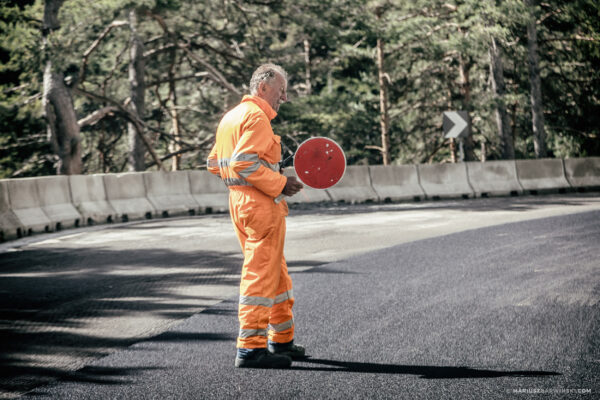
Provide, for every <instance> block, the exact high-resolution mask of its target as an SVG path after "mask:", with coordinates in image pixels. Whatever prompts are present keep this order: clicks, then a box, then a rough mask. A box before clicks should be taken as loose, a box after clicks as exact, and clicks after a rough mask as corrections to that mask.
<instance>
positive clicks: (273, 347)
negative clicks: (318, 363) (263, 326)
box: [269, 340, 306, 360]
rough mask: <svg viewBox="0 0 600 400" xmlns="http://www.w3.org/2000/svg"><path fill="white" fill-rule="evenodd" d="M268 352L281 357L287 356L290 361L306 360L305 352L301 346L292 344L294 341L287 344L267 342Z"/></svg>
mask: <svg viewBox="0 0 600 400" xmlns="http://www.w3.org/2000/svg"><path fill="white" fill-rule="evenodd" d="M269 352H271V354H277V355H282V356H288V357H289V358H291V359H292V360H303V359H305V358H306V350H305V349H304V347H302V346H298V345H295V344H294V341H293V340H292V341H291V342H288V343H275V342H269Z"/></svg>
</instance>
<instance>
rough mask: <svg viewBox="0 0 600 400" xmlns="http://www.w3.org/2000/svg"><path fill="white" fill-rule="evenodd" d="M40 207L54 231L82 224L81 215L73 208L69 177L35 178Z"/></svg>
mask: <svg viewBox="0 0 600 400" xmlns="http://www.w3.org/2000/svg"><path fill="white" fill-rule="evenodd" d="M36 184H37V187H38V193H39V195H40V202H41V207H42V210H43V211H44V213H45V214H46V215H47V216H48V218H50V221H52V223H53V224H54V226H55V228H56V230H60V229H61V228H73V227H77V226H79V225H80V224H82V217H81V214H79V212H78V211H77V209H76V208H75V207H74V206H73V202H72V199H71V188H70V187H69V177H68V176H66V175H60V176H43V177H40V178H36Z"/></svg>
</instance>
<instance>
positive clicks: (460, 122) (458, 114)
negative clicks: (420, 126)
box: [442, 111, 469, 138]
mask: <svg viewBox="0 0 600 400" xmlns="http://www.w3.org/2000/svg"><path fill="white" fill-rule="evenodd" d="M467 119H468V115H467V113H466V112H465V111H446V112H444V120H443V122H442V125H443V129H444V137H445V138H457V137H460V136H465V135H466V134H467V129H466V128H467V127H468V126H469V123H468V122H467Z"/></svg>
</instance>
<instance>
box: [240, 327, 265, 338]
mask: <svg viewBox="0 0 600 400" xmlns="http://www.w3.org/2000/svg"><path fill="white" fill-rule="evenodd" d="M251 336H267V330H266V329H240V333H239V334H238V337H241V338H244V339H245V338H249V337H251Z"/></svg>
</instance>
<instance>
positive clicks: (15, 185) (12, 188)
mask: <svg viewBox="0 0 600 400" xmlns="http://www.w3.org/2000/svg"><path fill="white" fill-rule="evenodd" d="M38 179H39V178H19V179H8V180H6V181H5V182H6V186H7V187H8V198H9V203H10V207H11V209H12V211H13V213H14V214H15V215H16V217H17V218H18V220H19V222H20V225H21V226H22V227H23V228H24V229H25V231H24V232H23V234H24V235H30V234H32V233H38V232H51V231H53V230H54V228H55V226H54V225H53V224H52V221H51V220H50V218H48V216H47V215H46V213H45V212H44V211H43V210H42V205H41V201H40V195H39V193H38V186H37V184H36V181H37V180H38Z"/></svg>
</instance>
